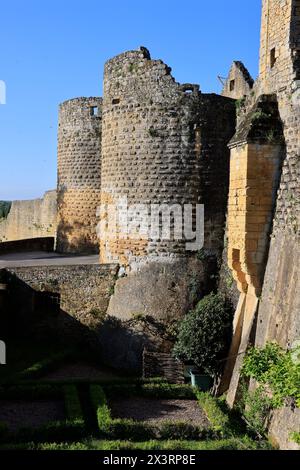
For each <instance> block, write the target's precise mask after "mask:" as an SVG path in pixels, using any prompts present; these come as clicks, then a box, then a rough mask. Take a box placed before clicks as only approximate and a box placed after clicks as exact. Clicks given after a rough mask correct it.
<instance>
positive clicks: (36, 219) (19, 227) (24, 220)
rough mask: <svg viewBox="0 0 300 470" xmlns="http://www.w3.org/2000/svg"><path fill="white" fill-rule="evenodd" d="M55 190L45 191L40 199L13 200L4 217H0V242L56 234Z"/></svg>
mask: <svg viewBox="0 0 300 470" xmlns="http://www.w3.org/2000/svg"><path fill="white" fill-rule="evenodd" d="M56 217H57V204H56V191H47V192H46V193H45V194H44V196H43V197H42V198H40V199H33V200H28V201H13V203H12V206H11V209H10V212H9V214H8V216H7V218H6V219H0V242H1V241H2V242H4V241H14V240H23V239H28V238H38V237H51V236H52V237H54V236H55V234H56V224H57V222H56Z"/></svg>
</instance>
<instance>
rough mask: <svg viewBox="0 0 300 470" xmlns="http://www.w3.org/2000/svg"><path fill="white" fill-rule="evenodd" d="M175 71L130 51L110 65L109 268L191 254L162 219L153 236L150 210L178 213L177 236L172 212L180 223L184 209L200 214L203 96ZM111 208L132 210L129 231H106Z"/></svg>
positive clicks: (105, 249)
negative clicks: (173, 73) (191, 208)
mask: <svg viewBox="0 0 300 470" xmlns="http://www.w3.org/2000/svg"><path fill="white" fill-rule="evenodd" d="M170 72H171V69H170V68H169V67H168V66H167V65H165V64H164V63H163V62H162V61H161V60H151V58H150V54H149V52H148V51H147V49H145V48H141V49H140V50H137V51H129V52H125V53H123V54H121V55H119V56H117V57H115V58H113V59H112V60H109V61H108V62H107V63H106V65H105V71H104V97H103V120H102V172H101V203H102V208H103V212H102V214H101V227H102V231H101V229H100V234H101V237H100V238H101V243H100V259H101V261H102V262H118V263H120V264H121V265H125V266H128V265H132V264H133V263H135V262H138V261H141V260H145V259H148V260H149V259H151V260H153V259H154V258H156V260H159V259H160V260H162V259H166V258H168V257H169V258H170V257H171V256H177V255H184V256H186V255H188V252H187V251H186V246H185V240H183V239H181V240H180V237H173V238H172V236H171V237H164V232H163V230H162V229H163V227H162V224H161V223H162V217H163V215H162V214H161V216H159V220H160V224H159V226H156V227H152V228H154V229H156V230H155V232H156V233H153V230H152V231H150V230H148V231H147V222H149V220H150V208H151V205H156V206H157V207H158V205H162V204H164V205H166V206H165V207H164V214H165V216H167V212H168V210H170V211H171V226H170V230H171V233H172V232H173V231H174V228H175V229H177V231H178V230H179V231H180V228H183V226H181V227H178V224H177V226H176V227H174V220H173V215H174V214H173V213H172V209H174V210H175V213H176V214H177V215H178V216H179V211H180V210H183V208H184V204H193V206H194V207H195V205H196V204H197V202H199V191H200V179H199V153H198V152H197V148H196V140H197V122H198V119H199V111H198V109H199V100H200V96H201V93H200V92H199V86H197V85H180V84H178V83H176V82H175V80H174V78H173V77H172V76H171V74H170ZM105 204H108V205H111V206H113V205H116V206H118V205H121V206H124V205H126V204H127V205H128V209H129V210H128V212H127V214H128V220H127V222H128V224H127V227H125V225H123V224H120V223H118V224H117V230H116V232H115V233H114V234H113V235H112V233H111V232H110V233H109V232H107V233H105V231H104V230H103V227H104V226H105V223H106V222H107V220H106V218H107V217H108V211H107V210H106V209H105ZM137 204H138V205H145V206H144V207H141V210H140V214H139V215H138V216H136V217H135V221H132V220H131V215H130V210H131V209H132V207H133V206H134V205H137ZM174 205H176V207H172V206H174ZM157 207H156V209H157ZM135 208H136V207H135ZM147 211H148V215H146V213H145V212H147ZM176 211H178V212H176ZM154 212H155V207H153V206H152V211H151V216H152V217H154V218H155V214H154ZM156 215H157V214H156ZM147 217H148V219H147ZM152 220H153V219H152ZM182 220H183V219H182ZM178 221H179V219H178ZM132 222H133V224H132ZM134 222H135V223H134ZM178 223H179V222H178ZM153 225H155V224H153ZM175 225H176V224H175ZM148 228H149V226H148ZM126 230H127V232H126ZM159 232H160V233H159ZM183 238H184V237H183Z"/></svg>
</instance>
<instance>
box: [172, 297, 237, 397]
mask: <svg viewBox="0 0 300 470" xmlns="http://www.w3.org/2000/svg"><path fill="white" fill-rule="evenodd" d="M231 335H232V306H231V304H230V303H229V302H228V301H227V300H226V299H225V298H224V297H223V296H222V295H220V294H214V293H211V294H209V295H207V296H206V297H204V298H203V299H201V300H200V302H198V304H197V305H196V307H195V308H194V310H192V311H190V312H189V313H188V314H187V315H186V316H185V317H184V318H183V319H182V321H181V322H180V323H179V327H178V335H177V340H176V342H175V345H174V349H173V354H174V356H175V357H176V358H178V359H180V360H182V361H183V362H185V363H193V364H194V367H192V368H191V369H190V377H191V382H192V385H194V386H197V387H199V388H200V389H201V390H208V389H209V388H211V385H212V380H213V378H214V376H215V375H216V373H217V372H219V370H220V360H222V359H224V358H225V357H226V354H227V351H228V348H229V344H230V340H231Z"/></svg>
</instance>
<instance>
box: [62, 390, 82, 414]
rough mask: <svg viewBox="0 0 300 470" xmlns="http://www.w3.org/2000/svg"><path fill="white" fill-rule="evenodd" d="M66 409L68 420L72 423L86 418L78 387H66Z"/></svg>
mask: <svg viewBox="0 0 300 470" xmlns="http://www.w3.org/2000/svg"><path fill="white" fill-rule="evenodd" d="M63 389H64V396H65V407H66V414H67V419H68V420H70V421H82V422H84V417H83V414H82V409H81V404H80V399H79V395H78V391H77V387H76V385H65V386H64V388H63Z"/></svg>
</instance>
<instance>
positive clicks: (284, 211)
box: [229, 0, 300, 448]
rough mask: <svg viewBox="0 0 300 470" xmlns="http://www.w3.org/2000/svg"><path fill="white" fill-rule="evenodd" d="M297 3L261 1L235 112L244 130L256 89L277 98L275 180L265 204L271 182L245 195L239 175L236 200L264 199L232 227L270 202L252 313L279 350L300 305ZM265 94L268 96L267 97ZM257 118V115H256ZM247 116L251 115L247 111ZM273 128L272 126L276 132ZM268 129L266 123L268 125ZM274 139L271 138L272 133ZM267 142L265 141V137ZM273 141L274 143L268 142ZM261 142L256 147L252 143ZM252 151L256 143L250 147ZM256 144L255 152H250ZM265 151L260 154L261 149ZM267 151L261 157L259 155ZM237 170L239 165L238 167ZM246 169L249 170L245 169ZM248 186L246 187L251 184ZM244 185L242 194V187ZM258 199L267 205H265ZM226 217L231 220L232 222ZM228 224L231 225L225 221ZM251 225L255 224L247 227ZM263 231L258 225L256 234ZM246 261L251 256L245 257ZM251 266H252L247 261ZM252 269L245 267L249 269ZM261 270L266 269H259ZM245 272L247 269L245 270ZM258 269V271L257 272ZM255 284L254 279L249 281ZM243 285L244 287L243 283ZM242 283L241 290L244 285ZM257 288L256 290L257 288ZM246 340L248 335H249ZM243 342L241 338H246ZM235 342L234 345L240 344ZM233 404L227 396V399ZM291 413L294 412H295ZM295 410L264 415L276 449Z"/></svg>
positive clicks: (262, 337) (260, 334) (289, 340)
mask: <svg viewBox="0 0 300 470" xmlns="http://www.w3.org/2000/svg"><path fill="white" fill-rule="evenodd" d="M299 16H300V1H299V0H264V1H263V11H262V30H261V53H260V75H259V78H258V80H257V81H256V83H255V85H254V87H253V91H252V93H251V94H250V95H248V96H247V98H246V100H245V103H244V104H243V106H242V108H241V109H240V112H239V119H238V122H239V129H241V130H242V131H243V127H242V123H243V122H247V120H248V121H249V119H251V112H252V110H253V107H254V106H255V105H256V103H257V102H258V100H259V99H260V98H259V97H260V96H261V95H266V94H268V95H273V96H274V95H275V96H276V100H277V103H278V112H279V116H280V120H281V122H282V139H281V140H282V145H283V158H282V164H281V172H280V175H279V176H280V178H279V187H278V191H277V194H276V196H277V197H276V198H274V202H273V201H272V204H270V196H271V193H272V188H271V187H268V185H267V184H266V181H265V182H262V184H261V188H258V187H257V188H255V192H254V193H253V194H252V195H251V194H249V184H247V185H245V184H244V185H243V184H242V179H241V180H240V183H241V187H240V188H239V194H238V196H240V200H241V201H242V200H243V196H245V198H244V202H245V203H247V199H248V197H249V198H254V199H253V201H254V208H255V198H256V197H257V196H258V195H261V194H262V193H261V192H262V191H264V190H268V191H267V192H268V198H269V200H268V199H267V198H265V197H263V198H262V200H261V202H260V203H259V204H258V205H256V207H257V208H258V209H259V210H258V211H257V213H256V214H255V217H254V218H253V219H249V216H251V213H247V218H248V222H249V226H247V225H245V223H243V219H241V220H240V219H239V217H238V214H236V215H237V217H236V218H235V222H236V224H237V226H239V224H240V223H242V225H241V227H240V229H241V230H242V231H243V232H244V233H245V234H246V236H249V231H250V227H251V231H253V232H255V233H258V232H259V230H260V229H259V226H260V228H262V226H261V224H263V223H264V220H263V217H266V216H267V213H264V211H262V213H260V204H262V206H263V209H265V208H267V206H268V207H269V209H270V208H271V207H274V216H273V214H272V211H271V210H270V212H269V217H270V215H271V214H272V230H271V244H270V247H269V250H268V256H267V257H266V258H264V257H263V256H262V257H257V258H256V260H255V262H256V263H258V264H260V276H259V278H260V282H259V283H258V285H259V288H261V287H262V295H261V299H260V303H259V308H258V319H257V325H256V328H255V339H254V342H255V343H256V345H258V346H264V345H265V344H266V342H267V341H273V340H275V341H277V342H278V343H279V344H280V345H281V346H282V347H283V348H286V349H288V348H290V347H291V346H292V344H293V342H294V341H295V340H298V339H299V330H300V328H299V325H300V308H299V302H300V297H299V292H300V290H299V256H300V254H299V246H300V244H299V241H300V188H299V175H300V171H299V169H300V163H299V162H300V158H299V156H300V128H299V118H300V100H299V96H300V92H299V74H300V62H299V44H300V39H299V38H300V23H299ZM270 99H272V96H270ZM257 117H259V115H258V114H257ZM252 119H253V115H252ZM276 129H277V128H275V131H276ZM270 130H272V131H273V126H272V127H271V128H270ZM276 135H278V134H277V131H276V132H275V133H273V134H272V139H271V135H270V140H272V141H273V139H274V137H275V136H276ZM240 140H243V132H237V134H236V136H235V139H234V140H233V143H235V144H238V141H240ZM275 142H276V138H275ZM269 143H271V142H269ZM272 144H273V142H272ZM257 147H261V145H259V146H257ZM254 150H255V149H254ZM261 150H262V149H261V148H260V149H259V148H258V149H257V150H256V153H257V155H259V152H261ZM263 153H264V154H265V152H263ZM264 156H266V155H264ZM239 168H241V167H239ZM248 170H249V171H248ZM248 170H247V177H248V178H249V179H250V181H251V183H252V182H253V183H255V182H256V183H257V182H258V180H259V178H258V179H257V176H255V172H256V171H257V168H256V166H255V165H249V167H248ZM250 186H251V185H250ZM243 191H244V193H243ZM230 197H231V198H232V197H233V199H230V198H229V213H230V208H231V206H232V204H235V200H234V194H233V195H230ZM264 205H266V207H265V208H264ZM232 222H233V220H232ZM232 228H233V225H232ZM254 229H255V230H254ZM260 233H261V234H263V231H261V232H260ZM268 244H269V238H268V231H265V236H264V237H262V238H261V240H260V241H257V243H256V241H255V237H252V236H251V237H249V243H246V254H247V250H248V251H249V252H255V251H256V253H257V254H259V251H260V249H261V248H264V250H265V251H266V249H267V247H268ZM235 255H236V253H233V256H232V259H231V260H230V259H229V263H231V267H232V269H233V271H234V272H235V273H237V274H238V273H241V271H242V270H241V269H240V266H239V259H236V258H235ZM252 261H253V260H252ZM244 264H246V267H248V268H249V259H247V256H246V263H244ZM250 268H251V266H250ZM251 271H252V268H251ZM264 271H265V274H264ZM248 274H249V273H248ZM263 274H264V277H263V276H262V275H263ZM236 277H237V278H238V281H239V286H240V290H243V289H244V291H245V292H246V291H247V290H248V287H249V281H251V282H252V278H251V276H250V277H249V276H248V277H247V275H246V276H243V278H241V277H240V278H239V276H236ZM252 284H253V285H254V284H255V283H254V282H252ZM243 286H244V287H243ZM245 289H246V290H245ZM257 294H259V292H258V291H257ZM249 342H250V343H251V341H249ZM249 342H248V344H249ZM248 344H245V345H244V344H243V343H242V341H241V349H243V348H244V347H247V346H248ZM240 362H241V361H240V358H238V360H237V364H236V368H235V373H234V376H233V379H232V383H233V390H230V391H229V398H230V397H231V396H232V392H233V391H234V390H235V388H236V387H235V385H236V380H237V378H238V374H239V363H240ZM232 402H233V400H232ZM297 411H298V410H297ZM297 416H298V415H297V413H294V414H291V412H290V411H289V410H287V409H283V410H278V411H276V412H275V413H274V414H273V416H272V417H271V424H270V433H271V435H272V439H273V440H274V441H276V442H278V444H279V445H280V447H281V448H289V447H291V446H293V444H291V443H290V442H288V440H289V439H288V429H291V427H293V426H294V425H295V426H296V427H297V426H298V429H297V430H299V421H298V417H297Z"/></svg>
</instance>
